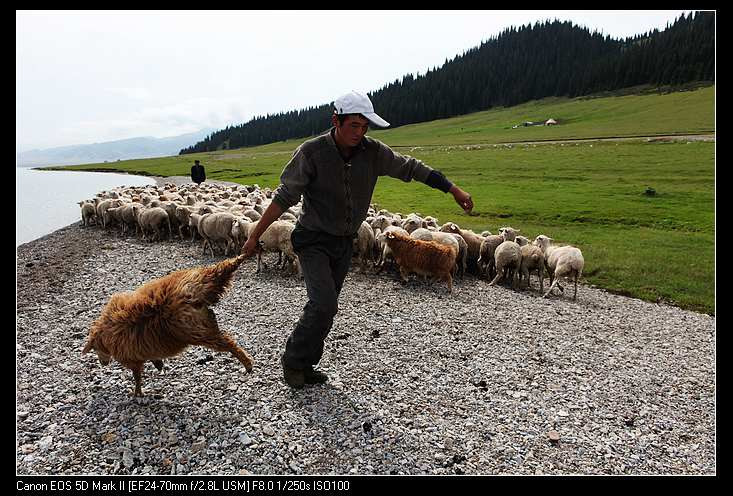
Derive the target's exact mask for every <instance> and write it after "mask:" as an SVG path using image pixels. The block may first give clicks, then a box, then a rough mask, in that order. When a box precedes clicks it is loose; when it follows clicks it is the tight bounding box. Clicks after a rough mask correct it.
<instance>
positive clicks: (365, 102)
mask: <svg viewBox="0 0 733 496" xmlns="http://www.w3.org/2000/svg"><path fill="white" fill-rule="evenodd" d="M333 104H334V106H335V107H336V113H337V114H361V115H363V116H364V117H366V118H367V119H369V122H371V123H372V124H374V125H375V126H379V127H389V122H387V121H385V120H384V119H382V118H381V117H379V116H378V115H377V114H376V113H375V112H374V105H372V101H371V100H369V98H368V97H367V96H366V95H362V94H361V93H357V92H356V91H351V92H350V93H346V94H345V95H343V96H340V97H338V98H337V99H336V101H335V102H333Z"/></svg>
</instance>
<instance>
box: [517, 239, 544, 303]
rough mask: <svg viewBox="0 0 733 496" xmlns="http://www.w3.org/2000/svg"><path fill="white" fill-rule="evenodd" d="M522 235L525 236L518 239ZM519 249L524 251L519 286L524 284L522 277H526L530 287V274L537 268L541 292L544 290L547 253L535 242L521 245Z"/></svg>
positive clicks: (520, 266)
mask: <svg viewBox="0 0 733 496" xmlns="http://www.w3.org/2000/svg"><path fill="white" fill-rule="evenodd" d="M521 237H523V236H517V240H519V238H521ZM519 249H520V250H521V251H522V261H521V263H520V264H519V286H520V287H521V286H522V278H526V279H527V288H529V287H530V280H529V274H530V272H532V271H535V270H536V271H537V277H538V278H539V280H540V292H541V293H542V292H544V291H545V286H544V280H545V276H544V275H545V254H544V253H542V249H540V248H539V247H538V246H535V245H533V244H525V245H520V247H519Z"/></svg>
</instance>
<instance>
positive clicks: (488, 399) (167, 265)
mask: <svg viewBox="0 0 733 496" xmlns="http://www.w3.org/2000/svg"><path fill="white" fill-rule="evenodd" d="M441 220H442V221H447V220H450V219H441ZM457 220H458V219H457ZM491 227H495V226H490V227H489V228H490V229H491ZM519 227H521V226H519ZM549 234H551V233H549ZM199 243H200V242H199V241H197V242H195V243H191V242H190V241H181V240H178V239H175V240H173V241H169V240H164V241H162V242H155V243H149V242H143V241H142V240H140V239H138V238H136V237H134V236H130V235H128V236H125V237H123V236H120V235H118V234H117V233H114V232H106V231H104V230H102V228H101V227H95V226H93V227H88V228H84V227H82V226H80V225H79V223H75V224H73V225H71V226H68V227H66V228H63V229H60V230H58V231H56V232H54V233H51V234H50V235H48V236H44V237H43V238H41V239H39V240H36V241H33V242H31V243H27V244H24V245H20V246H19V247H18V249H17V251H16V255H17V257H16V271H17V273H16V280H17V283H16V300H17V306H18V308H19V309H20V308H28V309H31V310H27V311H22V312H21V311H19V312H18V314H17V322H16V344H17V350H18V359H17V361H16V379H17V384H18V387H17V390H16V412H17V413H16V415H17V419H18V422H17V426H16V438H17V443H16V473H17V474H18V475H30V474H34V475H35V474H37V475H53V474H58V473H71V474H77V475H81V474H90V475H93V474H101V475H106V474H118V475H131V474H132V473H133V471H136V472H135V473H136V474H138V475H139V474H151V475H166V474H202V475H208V474H211V475H215V474H226V473H233V474H246V475H249V474H277V473H283V471H285V472H288V471H291V472H294V473H298V474H359V475H366V474H378V475H384V474H391V473H395V474H408V475H431V474H433V475H438V474H454V473H458V472H457V471H458V470H460V472H461V473H464V474H470V475H483V474H517V475H523V474H530V475H531V474H535V473H537V474H546V475H564V474H573V475H574V474H598V473H604V474H605V473H608V474H624V475H650V474H657V475H666V474H686V475H714V474H716V471H717V468H716V467H717V465H716V463H717V462H716V417H715V415H713V414H711V412H714V411H715V404H716V395H715V392H716V388H715V384H716V383H715V377H716V375H715V372H716V368H715V344H716V343H715V341H716V319H715V317H712V316H709V315H705V314H699V313H695V312H690V311H684V310H681V309H679V308H676V307H672V306H669V305H663V304H654V303H647V302H643V301H640V300H635V299H631V298H627V297H623V296H620V295H614V294H611V293H608V292H605V291H603V290H600V289H597V288H593V287H590V286H587V285H584V284H581V285H579V288H578V300H577V301H575V302H573V301H572V299H570V298H568V297H567V295H564V296H559V295H553V296H551V297H548V298H546V299H543V298H542V297H541V295H539V294H538V291H537V290H536V289H533V290H530V291H512V290H510V289H509V288H506V287H503V286H501V285H499V286H492V287H489V286H488V282H487V281H484V280H480V279H477V278H476V277H473V276H470V275H469V276H466V277H465V278H463V279H458V280H456V281H455V284H454V288H453V293H452V294H451V295H448V294H447V292H446V290H445V287H444V286H441V285H440V284H430V283H423V282H421V281H420V280H418V279H416V278H414V277H413V278H411V279H410V281H409V282H408V283H407V284H405V285H402V284H400V283H398V282H396V280H395V276H394V274H390V273H389V272H388V271H383V272H382V274H379V275H375V274H373V273H368V274H361V273H359V271H358V269H356V270H352V271H351V272H350V273H349V275H348V276H347V279H346V282H345V283H344V286H343V290H342V291H341V296H340V299H339V312H338V314H337V315H336V317H335V319H334V326H333V328H332V330H331V333H330V334H329V337H328V338H327V339H326V345H325V349H324V353H323V358H322V360H321V362H320V363H319V364H318V366H319V368H320V369H322V370H323V371H324V372H325V373H327V374H328V375H329V377H330V378H331V380H330V381H329V383H328V384H326V385H324V386H315V387H307V388H304V389H302V390H291V389H289V388H288V387H287V386H286V385H285V384H283V382H282V369H281V367H280V363H279V357H280V355H281V354H282V350H283V347H284V344H285V341H286V339H287V336H288V334H289V332H290V329H292V327H293V325H294V323H295V322H296V321H297V320H298V318H299V317H300V313H301V311H302V308H303V306H304V305H305V303H306V291H305V286H304V285H303V282H302V281H301V280H298V279H297V278H296V277H291V276H288V275H287V274H285V273H284V272H282V271H280V270H279V269H277V268H276V261H277V255H269V256H268V255H266V256H265V257H264V259H265V261H266V262H268V267H267V268H263V269H262V271H261V272H260V273H259V274H255V266H256V260H254V259H252V260H247V261H245V263H244V264H242V266H241V267H240V269H239V270H238V271H237V273H236V274H235V277H234V279H233V281H232V286H231V288H230V289H229V290H228V291H227V292H226V293H225V294H224V295H223V297H222V299H221V301H220V302H219V303H217V305H216V306H214V307H212V310H213V312H214V314H215V315H216V317H217V320H218V322H219V326H220V328H221V329H222V330H223V331H225V332H227V333H229V334H230V335H231V336H232V337H233V338H234V339H235V340H236V341H237V342H238V343H239V345H240V346H242V347H243V348H245V349H246V350H247V351H248V352H249V353H250V354H252V356H253V358H254V360H255V367H254V369H253V371H252V373H245V371H244V369H243V367H241V365H240V364H239V362H238V361H236V360H235V359H233V358H232V357H231V355H228V354H226V353H219V352H214V351H212V350H208V349H206V348H201V347H193V348H189V349H187V350H185V351H184V352H183V353H181V354H180V355H178V356H176V357H173V358H170V359H166V360H165V369H164V373H163V374H159V373H158V372H157V370H155V368H154V367H153V365H152V364H151V363H146V364H145V368H144V371H143V392H144V393H145V396H144V401H141V402H138V401H135V400H133V398H132V397H131V396H130V393H131V391H132V389H133V386H134V381H133V379H132V373H131V372H130V371H129V370H127V369H124V368H122V367H121V366H120V365H119V364H118V363H116V362H112V363H111V364H109V365H107V366H101V365H100V364H99V362H98V360H97V357H96V356H95V353H94V352H92V353H89V354H85V355H81V354H80V353H79V351H80V348H81V346H82V343H83V342H84V341H85V339H86V333H87V331H88V329H89V328H90V326H91V324H92V322H93V321H94V320H95V319H96V318H97V317H98V316H99V313H100V311H101V308H102V306H103V305H104V304H105V303H106V302H107V301H108V299H109V297H110V296H111V295H112V294H114V293H117V292H123V291H130V290H133V289H135V288H136V287H138V286H140V285H141V284H143V283H145V282H147V281H149V280H150V279H151V278H154V277H160V276H163V275H165V274H168V273H170V272H172V271H174V270H178V269H182V268H190V267H199V266H204V265H210V264H212V263H214V262H217V261H219V260H222V259H223V257H222V256H221V255H217V256H216V257H212V256H211V255H210V254H207V255H203V254H202V249H201V245H200V244H199ZM100 246H106V247H108V248H109V249H107V250H100V249H99V247H100ZM61 247H63V249H61ZM153 260H155V262H153ZM41 261H42V262H41ZM29 263H33V265H31V266H27V264H29ZM586 263H587V264H588V265H589V266H590V265H591V264H592V260H591V259H587V260H586ZM532 282H533V285H534V286H535V287H536V286H537V281H536V280H534V279H533V281H532ZM565 293H567V291H565ZM435 322H442V324H434V323H435ZM458 331H460V332H458ZM80 332H81V333H83V334H82V335H80V334H79V333H80ZM209 357H210V358H209ZM199 362H200V363H199ZM569 412H572V415H570V414H569ZM631 414H634V417H633V422H631V419H632V417H630V416H629V415H631ZM625 419H626V420H627V421H628V422H626V423H625V421H624V420H625ZM555 422H556V423H557V424H555ZM630 423H633V425H628V424H630ZM53 424H56V425H55V426H53ZM367 425H368V427H367ZM52 426H53V427H52ZM245 431H247V432H245ZM548 431H549V432H548ZM559 431H562V432H563V440H562V444H559V442H560V434H559ZM632 431H633V432H632ZM248 432H252V433H254V434H253V435H254V437H256V438H257V440H256V441H257V442H255V441H254V440H253V439H252V438H251V437H250V435H249V434H248ZM551 432H554V433H555V434H551ZM554 437H557V440H556V441H555V442H556V443H558V445H557V446H555V445H554V444H553V443H554V442H553V441H552V439H553V438H554ZM439 446H440V447H439ZM693 446H696V447H695V448H693ZM388 455H389V456H388ZM632 455H634V456H636V457H638V458H634V457H632ZM70 460H73V463H72V462H71V461H70ZM184 460H185V463H182V462H183V461H184ZM632 462H636V463H632Z"/></svg>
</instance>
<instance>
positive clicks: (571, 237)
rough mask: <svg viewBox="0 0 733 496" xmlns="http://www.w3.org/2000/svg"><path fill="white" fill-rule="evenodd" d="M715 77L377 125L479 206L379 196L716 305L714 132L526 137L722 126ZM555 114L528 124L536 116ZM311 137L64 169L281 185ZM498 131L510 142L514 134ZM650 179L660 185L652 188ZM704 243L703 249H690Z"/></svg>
mask: <svg viewBox="0 0 733 496" xmlns="http://www.w3.org/2000/svg"><path fill="white" fill-rule="evenodd" d="M714 94H715V89H714V86H708V87H703V88H700V89H696V90H694V91H684V92H674V93H666V94H659V93H647V94H634V95H624V96H603V97H597V98H588V97H586V98H575V99H567V98H550V99H545V100H541V101H536V102H530V103H527V104H523V105H519V106H516V107H511V108H500V109H492V110H488V111H485V112H478V113H474V114H470V115H466V116H461V117H456V118H452V119H446V120H441V121H433V122H428V123H423V124H416V125H409V126H404V127H400V128H396V129H387V130H375V131H372V132H370V133H369V134H370V135H371V136H372V137H375V138H377V139H380V140H382V141H384V142H385V143H387V144H389V145H391V146H395V147H399V148H397V149H398V150H399V151H401V152H402V153H405V154H409V155H412V156H415V157H417V158H419V159H421V160H424V161H425V162H426V163H427V164H428V165H430V166H432V167H434V168H437V169H440V170H442V171H443V172H444V173H445V174H446V176H447V177H448V178H449V179H451V180H452V181H454V182H456V183H457V184H459V185H460V186H461V187H462V188H463V189H465V190H467V191H469V192H470V193H471V194H472V195H473V197H474V202H475V205H476V206H475V210H474V215H472V216H467V215H465V214H463V212H462V211H460V210H459V209H458V207H457V206H456V205H455V203H454V202H453V201H452V198H451V197H450V195H443V194H441V193H439V192H437V191H435V190H431V189H429V188H426V187H425V186H424V185H422V184H419V183H410V184H405V183H403V182H401V181H396V180H393V179H391V178H381V179H380V181H379V184H378V186H377V189H376V191H375V194H374V202H376V203H378V204H379V205H380V207H385V208H388V209H390V210H392V211H399V212H402V213H409V212H411V211H417V212H420V213H422V214H423V215H434V216H436V217H438V219H439V221H440V222H447V221H449V220H451V221H454V222H456V223H458V224H459V225H460V226H462V227H467V228H471V229H474V230H476V231H482V230H485V229H488V230H490V231H492V232H496V231H497V229H498V228H499V227H501V226H503V225H511V226H512V227H514V228H518V229H521V231H522V234H524V235H526V236H527V237H530V238H533V237H534V236H536V235H538V234H546V235H549V236H551V237H553V238H555V239H556V240H557V241H558V242H561V243H571V244H574V245H576V246H578V247H579V248H581V249H582V251H583V253H584V256H585V259H586V267H585V273H584V279H585V281H586V282H587V283H590V284H593V285H597V286H599V287H603V288H606V289H609V290H611V291H614V292H618V293H622V294H628V295H631V296H634V297H638V298H644V299H646V300H650V301H667V302H672V303H674V304H677V305H679V306H681V307H683V308H688V309H694V310H698V311H703V312H707V313H713V312H714V305H715V285H714V274H715V272H714V242H715V229H714V227H715V222H714V216H715V210H714V209H715V207H714V206H715V197H714V191H715V188H714V186H715V143H714V142H704V141H693V142H687V141H685V140H682V141H671V142H670V141H659V140H657V141H647V140H645V139H637V140H625V141H602V142H601V141H593V142H577V143H572V142H571V143H558V144H550V143H540V144H522V143H521V142H523V141H543V140H568V139H583V138H604V137H623V136H651V135H666V134H670V135H674V134H676V135H684V134H701V133H711V134H712V133H714V131H715V126H714V115H715V113H714V108H715V101H714ZM550 117H552V118H554V119H555V120H557V121H558V123H559V124H558V125H557V126H539V127H534V126H531V127H519V128H516V129H512V126H514V125H515V124H520V123H522V122H525V121H544V120H546V119H548V118H550ZM302 141H303V140H302V139H300V140H291V141H287V142H281V143H274V144H270V145H265V146H260V147H256V148H247V149H239V150H227V151H218V152H210V153H199V154H192V155H185V156H174V157H164V158H157V159H144V160H128V161H121V162H115V163H111V164H86V165H80V166H72V167H67V168H65V169H74V170H118V171H125V172H130V173H136V174H149V175H159V176H169V175H188V174H189V171H190V166H191V164H192V163H193V160H194V159H199V160H201V162H202V163H203V164H204V165H205V166H206V171H207V177H209V178H211V179H219V180H226V181H234V182H239V183H242V184H253V183H257V184H259V185H260V186H263V187H271V188H274V187H276V186H277V184H278V182H279V181H278V178H279V175H280V172H281V170H282V168H283V166H284V165H285V164H286V163H287V161H288V159H289V158H290V155H291V154H292V152H293V150H294V149H295V148H296V147H297V146H298V145H299V144H300V143H301V142H302ZM499 143H513V144H511V145H505V144H499ZM647 187H651V188H653V189H654V190H656V195H655V196H646V195H645V194H644V192H645V190H646V189H647ZM693 254H694V255H693Z"/></svg>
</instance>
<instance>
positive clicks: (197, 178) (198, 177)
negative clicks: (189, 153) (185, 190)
mask: <svg viewBox="0 0 733 496" xmlns="http://www.w3.org/2000/svg"><path fill="white" fill-rule="evenodd" d="M191 181H193V182H195V183H196V184H201V183H202V182H204V181H206V171H205V170H204V166H203V165H201V164H200V163H199V161H198V160H194V164H193V167H191Z"/></svg>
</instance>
